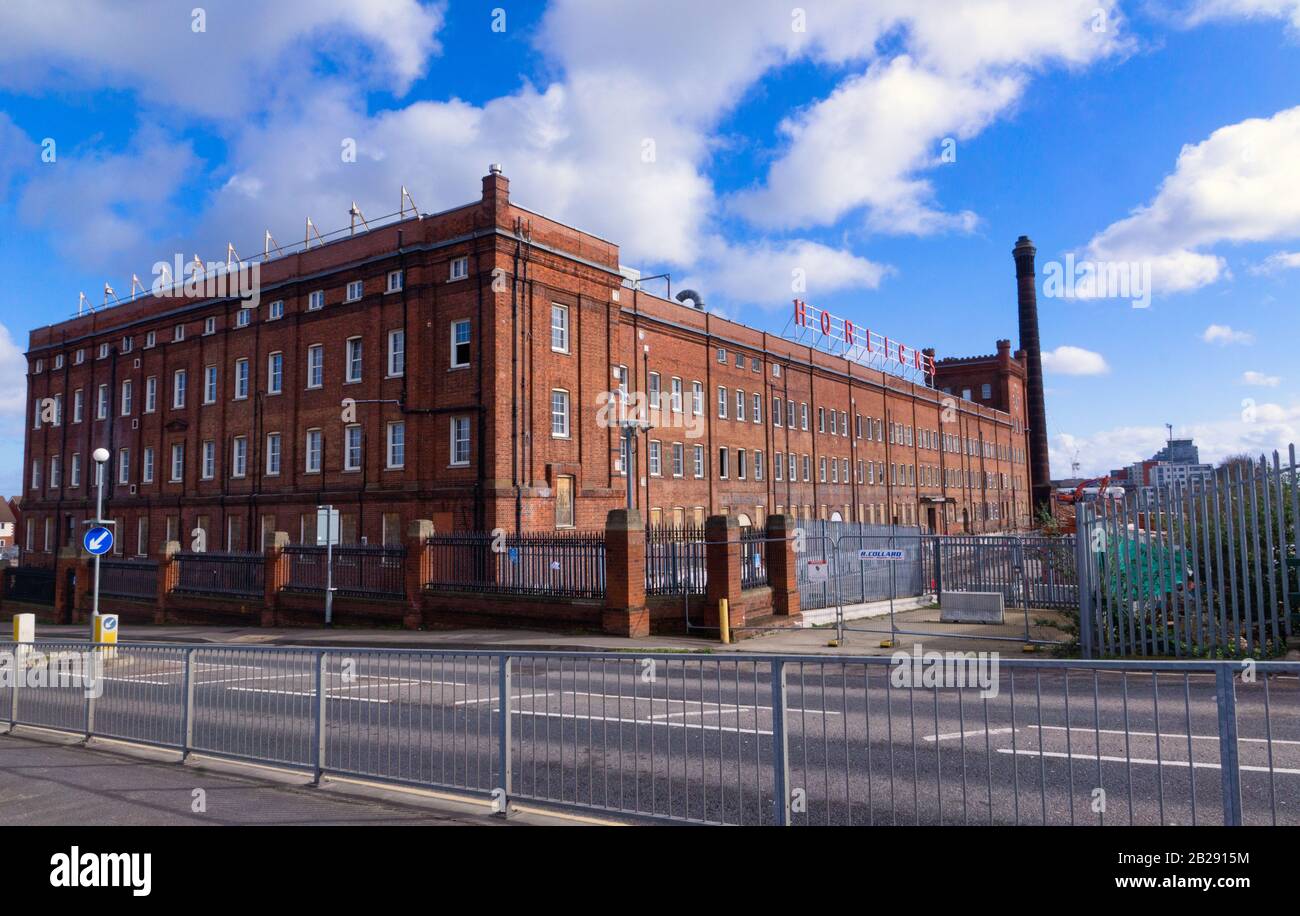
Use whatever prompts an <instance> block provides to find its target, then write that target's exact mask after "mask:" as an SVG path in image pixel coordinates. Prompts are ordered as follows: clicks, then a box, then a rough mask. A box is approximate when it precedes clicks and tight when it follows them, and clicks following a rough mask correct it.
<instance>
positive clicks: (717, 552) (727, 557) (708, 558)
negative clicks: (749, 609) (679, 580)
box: [704, 515, 745, 627]
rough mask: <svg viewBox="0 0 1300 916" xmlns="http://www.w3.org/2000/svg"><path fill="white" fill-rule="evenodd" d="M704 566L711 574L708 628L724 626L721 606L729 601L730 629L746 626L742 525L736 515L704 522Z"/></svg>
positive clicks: (706, 616)
mask: <svg viewBox="0 0 1300 916" xmlns="http://www.w3.org/2000/svg"><path fill="white" fill-rule="evenodd" d="M704 542H705V547H704V565H705V568H706V569H707V570H708V577H709V581H708V586H707V588H706V590H705V601H704V625H705V626H708V627H716V626H719V625H720V617H719V615H718V609H719V607H721V605H720V604H719V602H721V601H722V599H723V598H726V599H727V604H728V606H729V609H730V610H729V613H728V615H727V619H728V623H729V625H730V626H733V627H735V626H742V625H743V624H744V623H745V615H744V611H743V610H742V609H741V607H740V563H741V557H740V522H738V521H737V520H736V516H734V515H710V516H709V517H708V518H707V519H705V520H704Z"/></svg>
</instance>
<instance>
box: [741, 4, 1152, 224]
mask: <svg viewBox="0 0 1300 916" xmlns="http://www.w3.org/2000/svg"><path fill="white" fill-rule="evenodd" d="M862 6H863V7H864V8H870V9H871V10H874V11H875V12H874V13H873V14H869V15H870V19H871V20H872V21H871V22H870V24H868V25H865V26H864V28H865V31H866V33H867V34H868V35H871V36H873V37H874V36H878V35H881V34H883V33H885V32H889V33H890V34H891V36H895V37H896V41H897V43H898V44H899V45H900V46H901V47H902V49H903V51H902V53H900V54H898V55H897V56H895V57H893V58H889V59H883V58H882V59H879V60H876V61H874V62H873V63H872V65H871V66H870V68H869V69H868V70H867V71H866V72H865V73H863V74H861V75H858V76H855V77H851V78H849V79H847V80H845V81H844V82H843V83H841V84H840V85H839V86H838V87H836V89H835V91H834V92H832V93H831V94H830V95H829V96H828V97H827V98H825V99H823V100H821V101H818V102H816V103H815V104H813V105H811V106H809V107H808V108H807V109H805V110H803V111H800V112H798V113H797V114H795V115H793V116H791V117H788V118H786V119H785V120H784V121H783V122H782V123H781V125H780V130H781V133H782V135H783V137H784V138H785V140H786V149H785V150H784V151H783V152H782V154H781V156H780V158H778V159H777V160H776V161H775V162H774V163H773V164H772V166H771V168H770V170H769V172H768V175H767V177H766V180H765V182H764V183H763V184H762V185H761V186H759V187H756V188H753V189H750V190H747V191H744V192H742V193H740V194H737V195H736V197H735V199H734V201H733V204H734V207H735V209H736V210H737V211H738V212H739V213H741V214H742V215H744V216H745V217H746V218H747V219H749V220H750V221H751V222H753V223H754V224H756V225H759V226H764V227H780V228H794V227H806V226H817V225H827V224H831V223H834V222H836V221H837V220H839V219H840V218H842V217H843V216H844V215H845V214H847V213H850V212H853V211H856V210H861V209H865V211H866V223H867V225H868V226H869V227H870V228H872V229H875V230H878V231H886V232H903V233H928V232H934V231H939V230H943V229H954V228H955V229H962V230H969V229H971V228H972V227H973V226H974V225H975V224H976V222H977V217H976V215H975V214H973V213H970V212H961V213H945V212H943V211H942V210H941V209H939V208H938V207H937V206H935V204H934V201H933V196H934V191H933V187H932V185H931V184H930V182H929V181H927V180H925V179H923V178H919V177H918V173H920V172H922V171H924V170H926V169H930V168H934V167H937V166H939V165H940V163H941V152H942V149H943V141H945V140H947V139H951V140H953V141H958V142H957V157H958V161H960V158H961V155H962V153H961V144H962V142H964V141H966V140H969V139H971V138H973V137H975V136H976V135H978V134H979V133H980V132H981V131H983V130H984V128H985V127H987V126H988V125H989V124H990V123H992V122H993V121H994V120H995V119H997V118H998V117H1001V116H1004V115H1006V114H1007V112H1008V111H1009V110H1010V109H1011V108H1012V106H1013V105H1014V104H1015V102H1016V100H1017V99H1018V98H1019V96H1020V94H1021V91H1022V89H1023V88H1024V85H1025V83H1026V82H1027V80H1028V78H1029V75H1030V73H1031V72H1032V71H1033V70H1034V69H1036V68H1039V67H1041V66H1044V65H1047V64H1050V63H1063V64H1065V65H1067V66H1077V65H1082V64H1085V63H1089V62H1091V61H1093V60H1096V59H1098V58H1100V57H1103V56H1105V55H1108V54H1113V53H1116V52H1118V51H1121V50H1122V49H1124V48H1125V47H1126V46H1127V43H1126V41H1125V39H1124V38H1123V37H1122V30H1121V28H1120V22H1119V14H1118V10H1117V9H1115V8H1114V6H1113V5H1111V4H1098V3H1095V2H1092V0H1087V2H1076V0H1058V2H1054V3H1036V4H1029V5H1024V4H1021V5H1012V4H1007V3H1003V2H998V0H990V2H975V3H971V2H966V3H963V4H960V5H955V4H951V3H917V2H915V0H907V2H885V3H873V4H862ZM1098 12H1100V14H1101V17H1102V19H1103V20H1104V21H1105V24H1106V27H1105V28H1104V29H1100V30H1096V29H1094V28H1093V23H1094V22H1096V21H1097V20H1096V18H1095V17H1096V16H1097V14H1098ZM867 15H868V14H865V13H864V16H867ZM848 25H849V24H847V23H846V24H845V27H847V26H848ZM891 29H892V31H891Z"/></svg>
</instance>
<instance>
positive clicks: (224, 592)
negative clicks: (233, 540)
mask: <svg viewBox="0 0 1300 916" xmlns="http://www.w3.org/2000/svg"><path fill="white" fill-rule="evenodd" d="M175 560H176V563H177V576H176V590H177V591H178V592H190V593H193V594H197V595H221V596H230V597H234V598H259V597H261V596H262V595H264V594H265V593H266V586H265V583H266V557H265V555H264V554H260V553H234V552H232V553H213V552H204V553H191V552H188V551H185V552H181V553H178V554H176V557H175Z"/></svg>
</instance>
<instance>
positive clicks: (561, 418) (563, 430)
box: [551, 388, 571, 439]
mask: <svg viewBox="0 0 1300 916" xmlns="http://www.w3.org/2000/svg"><path fill="white" fill-rule="evenodd" d="M557 395H558V396H559V400H558V401H557V399H556V397H557ZM557 405H558V407H559V409H558V410H557V409H556V408H557ZM570 436H571V429H570V423H569V392H568V390H567V389H565V388H552V389H551V438H552V439H568V438H570Z"/></svg>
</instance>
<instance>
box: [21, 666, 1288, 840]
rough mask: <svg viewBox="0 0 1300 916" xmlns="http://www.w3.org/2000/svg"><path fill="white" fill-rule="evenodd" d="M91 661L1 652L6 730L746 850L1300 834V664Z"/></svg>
mask: <svg viewBox="0 0 1300 916" xmlns="http://www.w3.org/2000/svg"><path fill="white" fill-rule="evenodd" d="M88 649H89V646H88V645H87V644H86V643H38V644H36V645H35V646H30V645H29V646H27V647H18V646H16V645H15V644H13V643H0V652H4V653H8V654H9V655H10V656H11V657H13V656H14V655H16V656H17V657H18V663H17V664H16V665H15V666H14V670H16V671H18V672H24V673H27V672H32V673H33V674H31V675H30V676H27V675H25V676H24V677H21V678H15V679H13V680H10V681H6V682H3V683H2V684H0V721H7V722H9V723H10V724H11V725H12V724H17V725H20V726H29V725H30V726H39V727H42V728H46V729H55V730H59V731H64V732H70V733H74V734H82V735H85V736H87V737H95V736H103V737H110V738H114V739H119V740H126V741H133V742H138V743H144V744H151V745H157V746H161V747H166V748H173V749H176V750H179V751H181V752H182V755H188V754H190V753H201V754H205V755H213V756H220V757H229V758H235V759H242V760H249V761H256V762H262V763H270V764H275V765H279V766H283V767H290V768H297V769H300V770H303V771H305V772H307V773H310V774H312V775H313V776H314V777H315V778H316V779H320V778H321V777H322V776H323V775H328V774H339V775H348V776H362V777H366V778H368V779H373V780H382V781H390V782H395V783H404V784H412V785H418V786H424V787H431V788H443V789H453V790H459V791H463V792H469V793H473V794H477V795H481V796H483V797H488V798H493V799H494V800H495V801H496V803H497V806H498V808H499V809H500V808H502V807H503V806H505V805H506V804H507V803H508V802H509V801H511V800H525V799H526V800H533V801H538V802H546V803H553V804H559V805H564V806H571V807H578V808H583V809H588V810H593V811H599V812H608V813H614V814H618V815H625V816H630V817H646V818H656V819H669V820H674V821H690V822H698V823H714V824H744V825H755V824H844V825H850V824H896V823H913V824H938V825H942V824H1107V825H1109V824H1120V825H1142V824H1175V823H1176V824H1180V825H1181V824H1298V823H1300V809H1297V807H1296V805H1295V804H1294V799H1295V797H1296V796H1295V792H1296V783H1295V780H1296V778H1297V774H1300V760H1298V759H1297V757H1300V663H1288V662H1260V663H1251V664H1250V665H1246V664H1242V663H1236V662H1132V661H1064V660H1040V659H1024V658H1019V657H1016V658H1005V659H1001V658H999V657H998V656H997V655H996V654H994V655H991V656H979V657H977V658H975V659H973V660H972V659H965V660H964V663H965V664H967V665H971V666H973V667H968V668H965V669H963V668H960V667H951V668H948V669H946V670H947V671H948V672H949V673H948V674H945V675H943V676H942V677H941V678H940V679H939V680H937V681H935V680H932V679H931V678H930V677H929V676H928V675H926V674H925V672H924V670H923V669H924V666H925V665H926V664H927V662H926V660H925V657H924V656H922V655H921V654H920V653H919V652H918V653H917V654H916V655H914V656H911V655H907V654H906V653H900V656H901V657H898V658H889V657H883V656H880V657H842V658H827V657H821V656H755V655H740V654H737V655H730V656H709V657H702V656H699V655H675V654H672V655H670V654H662V655H660V654H655V655H651V656H648V657H645V658H642V657H637V656H635V655H630V654H629V653H623V652H620V653H610V654H601V653H554V652H526V651H525V652H491V651H451V652H448V651H426V650H391V649H382V650H381V649H361V648H337V649H334V648H322V649H307V648H302V649H295V648H284V647H257V646H212V645H203V646H181V645H165V644H148V645H138V644H121V645H118V646H115V647H111V648H110V647H102V649H103V651H102V652H101V653H100V655H99V656H98V657H99V658H100V659H102V664H103V668H102V671H98V672H96V671H95V670H94V669H90V670H91V672H92V675H94V676H95V677H97V683H98V684H99V686H100V688H101V689H100V690H99V691H98V692H97V691H96V690H94V689H89V688H91V687H92V686H93V684H92V683H91V681H90V680H88V679H87V678H86V677H85V676H84V675H83V677H82V678H81V679H80V680H78V679H77V678H75V677H72V678H69V679H68V680H67V682H66V683H61V682H59V680H58V679H57V678H53V677H52V676H51V675H53V674H54V673H55V672H57V671H59V670H65V669H68V668H69V667H71V665H70V663H71V661H75V658H76V657H77V656H79V655H80V656H84V654H85V653H86V652H87V650H88ZM38 671H39V672H40V673H41V676H40V677H39V678H37V677H35V674H34V672H38ZM932 673H933V672H932ZM900 674H901V675H904V676H900ZM959 674H960V675H962V676H958V675H959ZM962 677H965V679H964V680H963V679H962ZM15 681H16V686H15ZM37 683H39V684H40V686H36V684H37ZM937 683H938V684H947V685H948V686H933V685H934V684H937ZM963 685H964V686H963Z"/></svg>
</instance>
